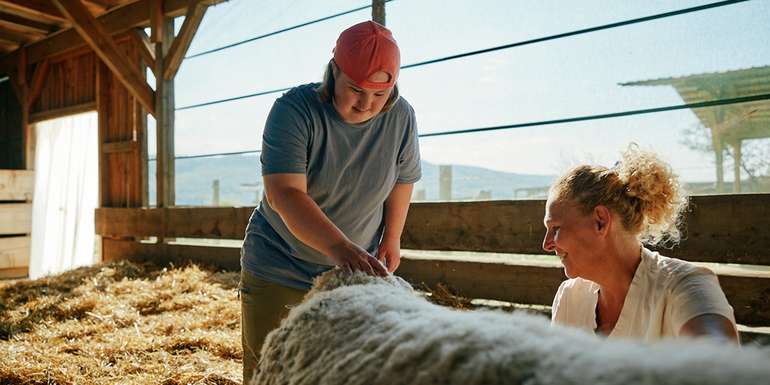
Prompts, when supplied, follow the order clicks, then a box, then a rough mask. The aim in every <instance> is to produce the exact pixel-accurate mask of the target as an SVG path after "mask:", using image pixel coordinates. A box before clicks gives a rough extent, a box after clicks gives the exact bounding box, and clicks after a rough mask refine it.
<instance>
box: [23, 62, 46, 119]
mask: <svg viewBox="0 0 770 385" xmlns="http://www.w3.org/2000/svg"><path fill="white" fill-rule="evenodd" d="M49 62H50V61H49V60H48V59H46V60H43V61H41V62H40V63H38V64H37V67H35V72H34V73H33V74H32V86H31V87H30V89H29V95H27V109H29V110H31V109H32V105H33V104H35V100H37V98H38V96H40V92H41V91H42V90H43V82H44V81H45V77H46V75H48V64H49Z"/></svg>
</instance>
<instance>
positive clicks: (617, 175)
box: [549, 143, 688, 246]
mask: <svg viewBox="0 0 770 385" xmlns="http://www.w3.org/2000/svg"><path fill="white" fill-rule="evenodd" d="M549 194H550V197H551V199H552V200H556V201H565V200H566V201H572V202H574V203H576V204H577V205H578V207H580V208H581V209H582V211H583V212H584V213H585V214H588V213H590V212H591V211H593V209H594V208H595V207H596V206H598V205H604V206H607V207H608V208H609V209H610V210H612V211H614V212H615V213H617V214H618V215H620V217H621V218H622V221H623V227H624V228H625V229H626V230H627V231H630V232H632V233H635V234H637V238H638V239H639V240H640V241H641V242H643V243H646V244H650V245H662V246H673V245H674V244H676V243H678V242H679V240H680V238H681V232H680V231H679V224H680V222H681V220H682V217H683V213H684V211H685V209H686V208H687V203H688V199H687V195H686V194H685V192H684V189H683V188H682V186H680V184H679V180H678V177H677V176H676V175H675V174H674V173H673V171H672V170H671V167H670V166H669V165H668V164H666V163H665V162H663V161H662V160H661V159H660V158H659V157H658V156H657V155H656V154H655V153H652V152H648V151H642V150H641V149H639V146H638V145H636V144H634V143H632V144H630V145H629V146H628V148H627V149H626V150H625V151H624V152H623V159H622V160H621V161H620V162H618V163H617V164H616V165H615V166H614V167H612V168H607V167H603V166H589V165H582V166H577V167H575V168H573V169H572V170H570V171H569V172H567V173H566V174H564V175H563V176H561V177H560V178H559V179H558V180H557V181H556V182H555V183H554V184H553V185H552V186H551V189H550V192H549Z"/></svg>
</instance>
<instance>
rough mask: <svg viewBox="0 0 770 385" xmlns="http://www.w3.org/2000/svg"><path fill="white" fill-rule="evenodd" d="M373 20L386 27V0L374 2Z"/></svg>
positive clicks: (374, 0) (375, 0) (373, 0)
mask: <svg viewBox="0 0 770 385" xmlns="http://www.w3.org/2000/svg"><path fill="white" fill-rule="evenodd" d="M372 20H373V21H375V22H377V23H380V24H382V25H385V0H372Z"/></svg>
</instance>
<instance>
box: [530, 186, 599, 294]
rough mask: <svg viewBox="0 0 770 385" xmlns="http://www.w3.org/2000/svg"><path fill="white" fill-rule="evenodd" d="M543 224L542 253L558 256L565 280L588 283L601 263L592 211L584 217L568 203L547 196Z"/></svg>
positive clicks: (596, 226) (594, 215) (597, 225)
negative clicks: (574, 279)
mask: <svg viewBox="0 0 770 385" xmlns="http://www.w3.org/2000/svg"><path fill="white" fill-rule="evenodd" d="M543 223H544V224H545V228H546V233H545V238H544V239H543V250H545V251H548V252H553V253H554V254H556V255H557V256H559V258H560V259H561V263H562V265H563V266H564V273H565V275H566V276H567V277H569V278H576V277H581V278H584V279H589V280H590V279H591V277H593V276H594V275H595V273H596V271H597V270H598V269H600V268H601V264H602V261H601V256H602V254H603V253H602V236H601V234H602V231H601V227H602V224H601V219H600V218H598V217H597V216H596V213H594V212H592V213H589V214H584V213H583V212H582V211H581V210H580V209H579V208H578V207H577V205H575V204H573V203H571V202H564V201H555V200H553V198H552V197H549V198H548V201H547V202H546V206H545V217H544V218H543Z"/></svg>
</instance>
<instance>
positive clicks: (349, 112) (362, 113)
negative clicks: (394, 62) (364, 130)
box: [334, 68, 393, 124]
mask: <svg viewBox="0 0 770 385" xmlns="http://www.w3.org/2000/svg"><path fill="white" fill-rule="evenodd" d="M388 80H389V79H388V74H386V73H385V72H376V73H375V74H373V75H372V76H370V77H369V81H371V82H376V83H387V82H388ZM392 91H393V87H388V88H385V89H381V90H377V89H369V88H361V87H358V86H357V85H356V84H355V83H353V81H352V80H350V78H349V77H348V76H347V75H345V73H344V72H342V71H340V70H339V69H336V68H335V70H334V109H335V110H337V113H338V114H339V115H340V117H342V120H344V121H345V122H347V123H351V124H358V123H363V122H365V121H367V120H369V119H371V118H373V117H374V116H375V115H377V114H379V113H380V111H382V107H384V106H385V103H386V102H387V101H388V97H390V93H391V92H392Z"/></svg>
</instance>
